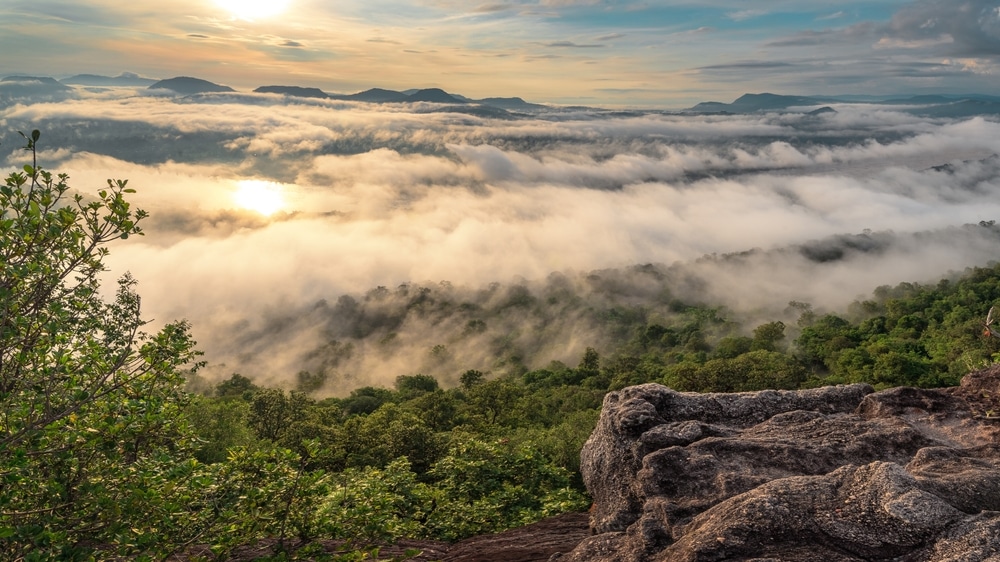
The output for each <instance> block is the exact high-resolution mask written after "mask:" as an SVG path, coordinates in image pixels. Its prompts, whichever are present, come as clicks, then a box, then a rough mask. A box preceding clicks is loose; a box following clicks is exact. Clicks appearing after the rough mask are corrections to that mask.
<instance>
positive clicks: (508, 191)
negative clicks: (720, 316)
mask: <svg viewBox="0 0 1000 562" xmlns="http://www.w3.org/2000/svg"><path fill="white" fill-rule="evenodd" d="M833 108H834V109H836V113H825V114H820V115H809V114H807V113H806V112H807V111H808V110H811V109H815V108H810V107H805V108H801V111H798V112H794V113H783V114H779V113H767V114H753V115H694V114H673V113H666V112H659V111H649V112H645V111H629V112H611V111H602V110H596V109H587V108H553V109H552V110H551V111H542V112H533V113H524V114H520V113H513V112H512V113H509V114H507V115H500V116H498V117H481V116H477V115H475V114H470V113H468V112H450V111H446V110H443V108H442V107H441V106H437V105H434V104H384V105H376V104H363V103H353V102H343V101H329V100H310V99H294V98H287V97H283V96H279V95H263V94H240V93H236V94H211V95H198V96H189V97H174V96H164V95H149V94H147V93H145V92H142V91H135V90H127V89H121V90H117V89H101V90H91V91H87V90H77V91H75V92H73V93H72V94H66V95H62V96H60V97H58V98H57V99H52V98H48V99H46V98H44V97H41V98H39V97H37V96H36V97H33V98H32V97H24V98H20V99H16V100H11V99H8V100H6V101H5V102H4V103H3V104H0V158H2V160H0V163H2V164H3V165H4V166H5V167H7V168H8V169H10V170H13V169H14V168H18V167H20V166H21V165H23V164H24V163H25V162H26V154H25V153H24V152H23V151H21V150H19V149H20V147H21V146H22V145H23V142H22V140H21V139H20V137H18V136H17V134H16V131H18V130H22V131H27V130H31V129H40V130H41V131H42V139H41V142H40V143H39V148H40V152H39V161H40V163H41V164H42V165H43V166H44V167H46V168H48V169H50V170H53V171H59V172H65V173H68V174H69V175H70V178H71V180H70V181H71V185H73V186H74V187H75V188H76V189H78V190H80V191H82V192H85V193H86V192H90V193H92V192H94V191H96V190H97V189H98V188H100V187H101V186H103V185H105V183H106V179H107V178H109V177H112V178H127V179H128V180H129V186H130V187H135V188H136V189H137V190H138V193H137V194H136V195H135V197H134V202H135V203H136V204H137V205H138V206H140V207H142V208H144V209H146V210H147V211H149V213H150V215H151V216H150V218H149V219H148V220H147V221H146V223H145V227H146V232H147V234H146V236H145V237H142V238H138V239H129V240H128V241H126V242H123V243H118V244H115V245H114V247H113V249H112V254H111V256H110V258H109V260H108V264H109V266H110V268H111V274H112V275H120V274H121V273H123V272H125V271H130V272H131V273H132V274H133V275H134V276H135V277H136V278H137V279H138V280H139V282H140V285H139V291H140V294H141V295H142V296H143V306H144V309H145V311H146V315H147V317H149V318H151V319H153V321H154V323H158V322H164V321H169V320H172V319H176V318H186V319H188V320H190V321H191V322H192V324H193V326H194V333H195V336H196V338H197V339H198V340H199V341H200V342H201V347H202V348H203V349H204V350H205V351H206V358H207V359H208V360H209V361H210V362H212V363H213V364H215V365H220V366H221V367H219V368H218V369H217V371H216V374H217V376H225V375H227V374H228V373H230V372H233V371H240V372H242V373H244V374H248V375H251V376H257V377H265V378H271V379H273V380H281V379H282V377H284V376H291V374H293V373H295V372H297V371H298V370H299V368H301V364H300V357H301V354H302V353H306V352H307V351H308V350H309V349H311V348H313V347H315V346H316V345H318V344H319V343H320V341H319V340H321V339H322V336H321V335H317V334H316V333H310V325H309V324H308V323H307V322H306V323H303V322H302V321H300V320H297V319H301V318H303V317H306V316H308V315H306V314H303V313H300V312H301V311H304V310H309V309H310V308H309V307H311V306H313V305H314V304H315V303H317V302H319V301H324V300H325V301H328V302H335V301H336V300H337V299H338V298H339V297H340V296H341V295H354V296H359V295H363V294H365V293H366V292H367V291H369V290H370V289H372V288H374V287H377V286H385V287H390V288H392V287H396V286H398V285H400V284H404V283H418V284H419V283H439V282H441V281H447V282H449V283H450V284H451V285H453V286H455V287H459V288H464V289H465V290H469V291H475V290H478V289H480V288H482V287H485V286H487V285H488V284H489V283H491V282H499V283H501V284H509V283H514V282H518V283H529V284H530V283H532V282H534V281H538V282H541V281H542V280H545V279H546V278H548V277H549V276H550V274H552V273H553V272H562V273H566V274H568V275H578V274H584V273H586V272H588V271H591V270H595V269H603V268H626V267H628V266H632V265H635V264H646V263H653V264H663V265H666V266H672V265H676V266H678V267H680V266H683V267H685V268H687V270H688V271H690V272H691V273H692V275H697V276H698V277H699V279H700V282H699V283H698V284H697V286H698V291H701V292H702V293H703V294H702V295H700V298H702V299H704V300H706V301H713V302H720V303H723V304H725V305H727V306H729V307H731V308H732V309H733V310H734V311H737V312H739V311H747V312H748V313H749V312H753V313H755V314H763V315H765V316H766V312H762V311H768V310H775V311H777V310H781V309H783V308H784V307H786V305H787V303H788V302H789V301H790V300H798V301H804V302H809V303H812V304H813V305H814V306H816V307H818V308H826V309H834V310H835V309H837V308H842V307H845V306H846V305H847V304H848V303H849V302H851V301H852V300H854V299H856V298H858V297H864V296H865V295H868V294H870V292H871V291H872V289H874V288H875V287H877V286H879V285H884V284H896V283H899V282H902V281H916V282H934V281H936V280H937V279H939V278H941V277H945V276H949V275H954V274H955V273H956V272H960V271H961V270H962V269H964V268H966V267H970V266H976V265H985V264H987V263H988V262H989V261H990V260H994V259H996V257H997V256H998V255H1000V252H998V251H1000V243H998V241H997V239H996V235H995V233H994V232H993V230H992V229H988V228H981V229H976V228H969V227H965V228H963V227H962V225H970V224H971V225H978V223H979V222H980V221H989V220H994V219H997V218H1000V179H998V178H1000V175H998V172H1000V162H998V159H997V158H991V157H992V156H993V155H995V154H998V153H1000V122H998V121H997V120H996V119H995V118H989V117H972V118H963V119H945V118H940V119H929V118H925V117H918V116H915V115H913V114H912V113H911V112H908V111H907V109H908V108H905V107H893V106H887V105H874V104H873V105H867V104H843V105H834V106H833ZM250 179H253V180H263V181H267V182H274V184H275V185H276V189H279V190H280V192H281V193H282V196H283V197H284V201H285V205H284V207H283V209H282V210H281V211H279V212H278V213H276V214H274V215H271V216H269V217H267V216H263V215H261V214H259V213H257V212H255V211H251V210H248V209H242V208H239V206H238V205H237V204H236V201H235V199H234V196H235V194H236V193H237V192H238V191H239V187H240V182H241V181H245V180H250ZM980 231H981V232H980ZM858 236H863V237H865V239H867V240H873V242H872V243H871V244H870V245H869V246H870V247H864V246H865V244H860V245H859V244H858V243H857V240H858V238H857V237H858ZM852 237H853V238H852ZM845 240H847V241H849V242H850V241H852V240H853V241H854V242H851V243H849V244H847V247H849V248H848V251H842V248H841V247H842V246H843V244H842V242H844V241H845ZM825 246H826V247H829V248H832V249H831V250H830V252H832V254H829V255H832V256H834V257H833V258H830V259H825V258H822V255H825V254H823V252H824V251H825V250H823V248H824V247H825ZM803 247H808V248H812V249H813V250H815V251H813V252H812V253H810V252H808V251H800V250H801V249H802V248H803ZM790 248H791V249H792V250H789V249H790ZM796 248H797V249H799V250H794V249H796ZM817 248H818V250H817ZM751 249H757V251H755V252H753V253H751V254H747V255H744V256H743V257H741V258H740V259H728V260H720V259H711V256H712V255H723V254H729V253H734V252H744V251H747V250H751ZM817 252H818V254H817ZM828 253H829V252H828ZM817 255H819V256H820V257H819V258H817ZM705 256H709V258H708V259H706V258H705ZM110 285H111V284H109V286H110ZM692 298H694V296H693V295H692ZM282 319H283V320H282ZM279 321H281V322H285V324H286V325H288V324H295V325H296V326H297V327H296V328H295V330H293V333H295V334H299V335H300V336H301V338H295V337H282V338H280V339H275V340H274V341H273V342H272V344H269V343H268V340H267V338H264V337H250V336H248V334H263V333H266V332H267V331H268V330H267V328H268V326H270V325H272V324H274V323H275V322H279ZM296 322H298V323H297V324H296ZM424 328H425V327H424ZM574 341H575V340H574ZM278 342H280V350H279V349H278V347H277V344H278ZM296 342H299V343H296ZM582 345H584V344H583V343H573V344H570V343H567V345H566V347H565V349H564V350H562V351H558V350H556V351H553V352H552V354H551V357H550V358H549V359H559V360H565V361H567V362H572V361H571V359H572V358H573V357H578V356H579V352H580V349H581V346H582ZM250 347H253V350H252V351H250V350H249V348H250ZM547 360H548V359H546V361H547ZM358 368H359V369H364V372H365V374H364V375H363V376H361V377H360V378H358V380H361V381H362V382H366V383H376V384H377V383H383V384H391V381H392V380H393V379H394V378H395V376H397V375H400V374H412V373H408V372H401V371H403V370H405V369H406V367H405V364H402V363H398V362H397V363H394V364H392V365H380V364H366V365H364V367H358ZM470 368H471V367H470ZM209 372H212V371H211V370H209ZM286 374H287V375H286Z"/></svg>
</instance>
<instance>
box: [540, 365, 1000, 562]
mask: <svg viewBox="0 0 1000 562" xmlns="http://www.w3.org/2000/svg"><path fill="white" fill-rule="evenodd" d="M998 399H1000V367H993V368H990V369H987V370H983V371H978V372H975V373H971V374H970V375H968V376H966V377H965V379H963V381H962V385H961V386H959V387H955V388H950V389H934V390H926V389H916V388H894V389H889V390H884V391H881V392H875V391H874V390H873V389H872V388H871V387H870V386H868V385H863V384H856V385H845V386H835V387H824V388H817V389H810V390H800V391H761V392H748V393H735V394H695V393H681V392H675V391H673V390H671V389H669V388H666V387H664V386H661V385H656V384H644V385H640V386H634V387H629V388H625V389H623V390H621V391H618V392H612V393H609V394H608V395H607V396H606V397H605V400H604V407H603V410H602V414H601V419H600V421H599V422H598V425H597V428H596V429H595V430H594V433H593V434H592V436H591V437H590V440H589V441H588V442H587V444H586V445H585V446H584V449H583V452H582V454H581V460H582V471H583V477H584V481H585V482H586V484H587V488H588V490H589V491H590V493H591V495H592V496H593V497H594V502H595V503H594V508H593V510H592V512H591V518H590V526H591V533H592V535H591V536H590V537H589V538H587V539H585V540H583V541H582V542H581V543H580V544H579V545H578V546H577V547H576V548H575V549H574V550H573V551H572V552H569V553H566V554H562V555H557V556H554V557H553V559H554V560H558V561H559V562H640V561H664V562H666V561H669V562H681V561H702V560H704V561H719V560H755V561H758V562H764V561H777V560H781V561H785V562H795V561H801V562H806V561H817V562H820V561H822V562H834V561H862V560H864V561H872V560H905V561H913V562H932V561H933V562H937V561H956V562H957V561H963V562H973V561H985V560H1000V417H997V416H1000V413H996V409H997V405H998V402H1000V400H998Z"/></svg>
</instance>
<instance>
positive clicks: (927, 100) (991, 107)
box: [684, 93, 1000, 117]
mask: <svg viewBox="0 0 1000 562" xmlns="http://www.w3.org/2000/svg"><path fill="white" fill-rule="evenodd" d="M830 103H841V104H849V103H868V104H879V105H912V106H915V107H914V108H913V109H907V110H906V111H907V112H908V113H913V114H915V115H921V116H927V117H968V116H972V115H998V114H1000V97H997V96H989V95H982V94H969V95H919V96H908V97H895V98H894V97H889V96H884V97H878V98H876V97H872V96H846V95H845V96H783V95H778V94H768V93H764V94H744V95H742V96H740V97H739V98H737V99H736V100H735V101H733V103H720V102H717V101H707V102H702V103H699V104H697V105H695V106H694V107H691V108H689V109H686V110H684V112H685V113H711V114H735V113H757V112H764V111H783V110H787V109H791V108H793V107H808V106H813V105H820V106H824V107H820V108H819V109H817V110H814V111H811V112H809V114H810V115H817V114H819V113H829V112H830V111H835V110H834V109H833V108H831V107H829V106H828V105H827V104H830Z"/></svg>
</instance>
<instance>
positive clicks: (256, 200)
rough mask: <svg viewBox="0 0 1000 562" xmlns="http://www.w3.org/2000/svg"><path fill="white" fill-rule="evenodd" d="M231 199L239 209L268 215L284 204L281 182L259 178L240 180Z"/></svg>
mask: <svg viewBox="0 0 1000 562" xmlns="http://www.w3.org/2000/svg"><path fill="white" fill-rule="evenodd" d="M237 185H238V186H239V187H238V188H237V190H236V193H234V194H233V201H234V202H235V203H236V205H238V206H239V207H240V208H241V209H246V210H248V211H256V212H258V213H260V214H262V215H264V216H265V217H269V216H271V215H273V214H274V213H276V212H278V211H280V210H281V209H282V207H284V206H285V198H284V197H283V196H282V191H283V190H282V188H281V184H277V183H274V182H269V181H261V180H241V181H239V182H237Z"/></svg>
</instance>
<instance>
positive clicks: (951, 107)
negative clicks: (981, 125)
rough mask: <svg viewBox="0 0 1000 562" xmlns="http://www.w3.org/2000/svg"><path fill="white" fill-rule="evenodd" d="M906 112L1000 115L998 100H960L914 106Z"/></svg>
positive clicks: (970, 115)
mask: <svg viewBox="0 0 1000 562" xmlns="http://www.w3.org/2000/svg"><path fill="white" fill-rule="evenodd" d="M907 113H911V114H914V115H919V116H921V117H951V118H958V117H972V116H975V115H1000V101H989V100H961V101H953V100H952V101H949V102H948V103H942V104H938V105H930V106H923V107H915V108H913V109H908V110H907Z"/></svg>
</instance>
